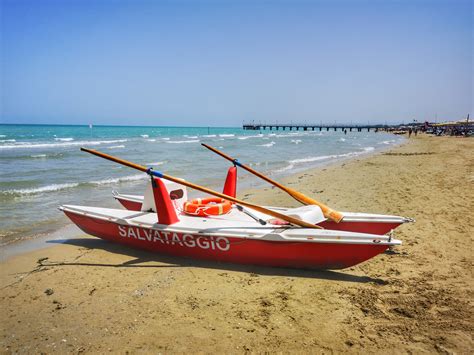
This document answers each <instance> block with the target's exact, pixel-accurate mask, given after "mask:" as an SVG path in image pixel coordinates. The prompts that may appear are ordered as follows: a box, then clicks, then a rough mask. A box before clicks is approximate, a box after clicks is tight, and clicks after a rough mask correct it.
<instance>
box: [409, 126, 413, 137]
mask: <svg viewBox="0 0 474 355" xmlns="http://www.w3.org/2000/svg"><path fill="white" fill-rule="evenodd" d="M411 132H412V131H411V127H410V128H408V138H410V137H411Z"/></svg>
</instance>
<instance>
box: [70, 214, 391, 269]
mask: <svg viewBox="0 0 474 355" xmlns="http://www.w3.org/2000/svg"><path fill="white" fill-rule="evenodd" d="M65 213H66V215H67V216H68V217H69V218H70V219H71V220H72V221H73V222H74V223H75V224H76V225H77V226H78V227H79V228H81V229H82V230H83V231H84V232H86V233H88V234H91V235H93V236H96V237H99V238H102V239H105V240H109V241H112V242H117V243H121V244H125V245H128V246H131V247H134V248H140V249H146V250H149V251H153V252H157V253H163V254H168V255H173V256H179V257H189V258H196V259H207V260H214V261H220V262H230V263H238V264H251V265H265V266H274V267H293V268H312V269H343V268H347V267H351V266H353V265H356V264H359V263H361V262H363V261H366V260H368V259H370V258H372V257H374V256H376V255H378V254H380V253H382V252H384V251H385V250H386V249H387V248H388V246H387V245H383V244H382V245H381V244H345V243H314V242H313V243H311V242H280V241H278V242H277V241H264V240H255V239H242V238H235V237H226V236H206V235H195V234H186V233H174V232H167V231H162V230H155V229H149V228H143V227H137V226H128V225H121V224H118V223H115V222H112V221H104V220H102V219H98V218H95V217H92V216H84V215H81V214H76V213H73V212H70V211H65Z"/></svg>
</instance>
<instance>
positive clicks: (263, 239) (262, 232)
mask: <svg viewBox="0 0 474 355" xmlns="http://www.w3.org/2000/svg"><path fill="white" fill-rule="evenodd" d="M153 181H154V183H153V184H152V183H150V184H148V186H147V188H146V192H145V195H144V198H143V200H141V203H140V209H139V210H132V209H127V210H124V209H111V208H99V207H86V206H75V205H63V206H61V207H60V210H62V211H63V212H64V213H65V214H66V215H67V216H68V217H69V218H70V219H71V221H72V222H74V223H75V224H76V225H77V226H78V227H79V228H81V229H82V230H83V231H84V232H86V233H88V234H90V235H93V236H96V237H99V238H101V239H105V240H108V241H111V242H116V243H120V244H124V245H127V246H130V247H133V248H140V249H145V250H148V251H152V252H157V253H163V254H168V255H172V256H178V257H188V258H196V259H206V260H213V261H218V262H230V263H238V264H250V265H264V266H272V267H292V268H308V269H343V268H347V267H351V266H353V265H356V264H359V263H361V262H364V261H366V260H368V259H370V258H372V257H374V256H376V255H378V254H380V253H382V252H384V251H385V250H387V249H388V248H389V247H393V246H396V245H400V244H401V241H399V240H397V239H394V238H392V236H390V235H375V234H367V233H355V232H346V231H335V230H326V229H315V228H301V227H299V226H293V225H281V224H272V223H271V222H269V223H265V224H262V221H265V220H268V217H269V216H268V215H265V214H264V213H260V212H258V211H252V212H250V211H248V210H242V207H241V206H240V205H238V204H233V205H232V207H231V209H230V211H228V213H226V214H222V215H208V216H207V217H202V216H195V215H190V214H187V213H185V212H184V211H183V210H182V209H181V208H180V207H179V206H183V205H184V202H185V201H187V193H186V189H185V187H184V186H180V185H178V184H175V183H173V182H171V183H170V182H167V181H163V180H161V179H156V178H154V180H153ZM170 192H171V194H170ZM173 192H174V194H173ZM177 192H179V193H178V194H177ZM170 195H171V196H170ZM177 196H179V197H177ZM172 198H173V199H172ZM238 207H240V210H239V208H238ZM282 212H283V211H282ZM284 213H285V215H288V216H292V217H295V218H298V219H299V220H301V221H306V222H308V223H317V222H318V221H320V220H321V218H324V216H323V215H322V213H321V209H320V208H319V207H318V206H303V207H299V208H294V209H285V211H284Z"/></svg>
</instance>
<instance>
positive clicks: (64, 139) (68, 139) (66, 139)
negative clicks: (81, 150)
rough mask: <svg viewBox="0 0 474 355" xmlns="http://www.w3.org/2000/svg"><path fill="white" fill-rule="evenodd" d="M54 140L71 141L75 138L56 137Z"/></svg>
mask: <svg viewBox="0 0 474 355" xmlns="http://www.w3.org/2000/svg"><path fill="white" fill-rule="evenodd" d="M54 140H55V141H59V142H71V141H73V140H74V138H54Z"/></svg>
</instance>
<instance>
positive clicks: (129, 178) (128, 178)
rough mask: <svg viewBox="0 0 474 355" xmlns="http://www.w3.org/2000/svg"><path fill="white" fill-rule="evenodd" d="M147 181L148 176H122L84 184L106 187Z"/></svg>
mask: <svg viewBox="0 0 474 355" xmlns="http://www.w3.org/2000/svg"><path fill="white" fill-rule="evenodd" d="M145 179H148V175H146V174H136V175H129V176H123V177H119V178H110V179H104V180H96V181H89V182H88V183H85V184H92V185H107V184H116V183H118V182H126V181H137V180H145Z"/></svg>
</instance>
